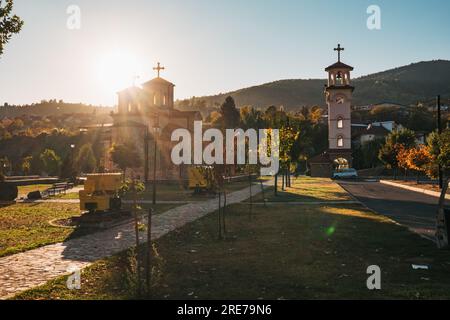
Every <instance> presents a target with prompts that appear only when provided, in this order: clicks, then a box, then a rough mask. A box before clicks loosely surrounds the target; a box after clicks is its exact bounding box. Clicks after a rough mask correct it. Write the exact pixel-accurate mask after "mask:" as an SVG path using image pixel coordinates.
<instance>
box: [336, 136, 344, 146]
mask: <svg viewBox="0 0 450 320" xmlns="http://www.w3.org/2000/svg"><path fill="white" fill-rule="evenodd" d="M337 146H338V147H339V148H342V147H343V146H344V137H343V136H338V137H337Z"/></svg>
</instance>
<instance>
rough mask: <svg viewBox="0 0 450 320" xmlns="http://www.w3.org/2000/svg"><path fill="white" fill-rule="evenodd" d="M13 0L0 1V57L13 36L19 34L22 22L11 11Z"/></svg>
mask: <svg viewBox="0 0 450 320" xmlns="http://www.w3.org/2000/svg"><path fill="white" fill-rule="evenodd" d="M13 6H14V2H13V0H4V1H3V0H0V56H1V55H2V54H3V51H4V48H5V45H6V44H7V43H8V41H9V40H11V37H12V35H13V34H16V33H19V32H20V30H21V29H22V26H23V21H22V20H21V19H20V18H19V17H18V16H17V15H15V14H13V13H12V11H13Z"/></svg>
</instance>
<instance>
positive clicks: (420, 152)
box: [397, 145, 433, 180]
mask: <svg viewBox="0 0 450 320" xmlns="http://www.w3.org/2000/svg"><path fill="white" fill-rule="evenodd" d="M397 158H398V163H399V166H400V165H401V167H402V168H405V169H409V170H414V171H416V172H417V180H418V179H419V174H420V173H421V172H424V173H426V174H428V175H430V174H431V173H432V165H433V157H432V155H431V153H430V148H429V147H428V146H425V145H420V146H418V147H414V148H410V149H405V148H402V150H400V152H399V153H398V156H397Z"/></svg>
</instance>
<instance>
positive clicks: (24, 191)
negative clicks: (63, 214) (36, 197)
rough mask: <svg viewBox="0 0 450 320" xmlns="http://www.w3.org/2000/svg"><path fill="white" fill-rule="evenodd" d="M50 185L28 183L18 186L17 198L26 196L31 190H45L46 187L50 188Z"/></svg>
mask: <svg viewBox="0 0 450 320" xmlns="http://www.w3.org/2000/svg"><path fill="white" fill-rule="evenodd" d="M51 186H52V185H51V184H34V185H29V186H19V187H18V189H19V198H22V197H23V198H26V196H27V195H28V193H30V192H33V191H41V192H42V191H45V190H47V189H48V188H50V187H51Z"/></svg>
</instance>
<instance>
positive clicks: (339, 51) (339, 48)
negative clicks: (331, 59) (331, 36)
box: [334, 43, 345, 62]
mask: <svg viewBox="0 0 450 320" xmlns="http://www.w3.org/2000/svg"><path fill="white" fill-rule="evenodd" d="M344 50H345V48H341V44H340V43H338V46H337V48H334V51H337V52H338V61H339V62H341V51H344Z"/></svg>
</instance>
